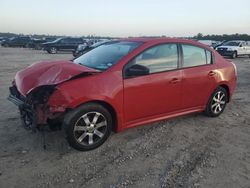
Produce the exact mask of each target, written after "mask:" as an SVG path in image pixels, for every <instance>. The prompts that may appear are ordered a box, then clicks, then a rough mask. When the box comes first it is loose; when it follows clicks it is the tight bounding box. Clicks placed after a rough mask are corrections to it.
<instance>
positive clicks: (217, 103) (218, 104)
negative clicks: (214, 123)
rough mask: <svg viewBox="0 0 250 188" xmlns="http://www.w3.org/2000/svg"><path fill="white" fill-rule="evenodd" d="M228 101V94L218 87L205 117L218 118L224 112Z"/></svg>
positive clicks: (210, 99)
mask: <svg viewBox="0 0 250 188" xmlns="http://www.w3.org/2000/svg"><path fill="white" fill-rule="evenodd" d="M227 101H228V92H227V90H226V89H225V88H223V87H218V88H217V89H216V90H215V91H214V92H213V93H212V95H211V96H210V98H209V101H208V104H207V107H206V109H205V115H207V116H209V117H218V116H219V115H221V114H222V112H223V111H224V109H225V107H226V104H227Z"/></svg>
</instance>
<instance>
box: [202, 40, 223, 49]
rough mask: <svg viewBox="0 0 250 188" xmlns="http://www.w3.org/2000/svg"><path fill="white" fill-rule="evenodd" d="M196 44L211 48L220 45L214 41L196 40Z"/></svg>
mask: <svg viewBox="0 0 250 188" xmlns="http://www.w3.org/2000/svg"><path fill="white" fill-rule="evenodd" d="M198 42H200V43H202V44H205V45H207V46H210V47H211V48H214V47H215V46H217V45H219V44H221V42H220V41H215V40H198Z"/></svg>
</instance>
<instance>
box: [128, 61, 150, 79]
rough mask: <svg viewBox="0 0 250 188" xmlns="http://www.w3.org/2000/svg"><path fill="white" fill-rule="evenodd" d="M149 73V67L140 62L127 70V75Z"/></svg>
mask: <svg viewBox="0 0 250 188" xmlns="http://www.w3.org/2000/svg"><path fill="white" fill-rule="evenodd" d="M148 74H149V68H147V67H145V66H143V65H138V64H135V65H132V66H131V67H129V68H128V69H127V70H126V72H125V75H126V77H133V76H143V75H148Z"/></svg>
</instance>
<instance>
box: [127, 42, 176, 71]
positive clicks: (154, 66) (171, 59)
mask: <svg viewBox="0 0 250 188" xmlns="http://www.w3.org/2000/svg"><path fill="white" fill-rule="evenodd" d="M134 64H139V65H143V66H145V67H147V68H149V72H150V73H156V72H163V71H167V70H173V69H177V66H178V50H177V45H176V44H162V45H158V46H155V47H152V48H150V49H148V50H146V51H144V52H142V53H141V54H140V55H138V56H137V57H136V58H135V59H133V60H132V64H131V65H134Z"/></svg>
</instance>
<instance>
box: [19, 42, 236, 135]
mask: <svg viewBox="0 0 250 188" xmlns="http://www.w3.org/2000/svg"><path fill="white" fill-rule="evenodd" d="M127 40H128V41H142V42H144V43H143V44H142V45H141V46H140V47H138V48H137V49H135V50H134V51H132V52H131V53H130V54H128V55H127V56H126V57H124V58H123V59H121V60H120V61H119V62H118V63H117V64H116V65H114V66H113V67H111V68H110V69H109V70H107V71H105V72H102V73H98V74H94V75H90V76H87V77H82V78H77V79H72V80H70V79H71V78H72V77H74V76H76V75H78V74H80V73H82V72H94V71H95V70H93V69H89V68H86V67H84V66H80V65H77V64H74V63H72V62H67V61H62V62H59V61H58V62H50V63H49V62H42V63H38V64H35V65H32V66H31V67H28V68H27V69H25V70H23V71H20V72H18V73H17V75H16V80H15V82H16V85H17V88H18V90H19V91H20V92H21V93H22V94H23V95H27V93H29V92H30V91H32V90H33V89H35V88H37V87H39V86H41V85H51V84H53V85H57V86H56V90H55V91H54V92H53V93H52V95H51V96H50V98H49V101H48V105H49V106H50V109H51V110H52V111H53V113H54V112H57V110H58V112H62V111H63V110H64V109H74V108H77V107H78V106H79V105H81V104H84V103H87V102H91V101H95V102H98V101H101V102H105V103H106V104H109V105H110V106H111V107H112V108H113V109H114V110H115V112H116V118H117V131H121V130H123V129H125V128H128V127H133V126H137V125H141V124H145V123H150V122H154V121H158V120H162V119H166V118H172V117H176V116H179V115H184V114H188V113H191V112H200V111H203V110H204V109H205V106H206V104H207V102H208V99H209V96H210V95H211V94H212V92H213V91H214V90H215V89H216V88H217V87H218V86H220V85H224V86H226V87H228V88H229V94H230V99H231V96H232V94H233V92H234V89H235V86H236V74H235V70H234V67H233V64H231V63H230V62H228V61H227V60H225V59H224V58H222V57H221V56H220V55H219V54H218V53H217V52H216V51H214V50H212V49H211V48H209V47H207V46H205V45H202V44H200V43H197V42H194V41H189V40H181V39H168V38H161V39H127ZM161 43H182V44H192V45H195V46H199V47H202V48H204V49H208V50H210V51H212V53H213V55H214V63H213V64H211V65H203V66H197V67H191V68H180V69H179V70H173V71H167V72H161V73H155V74H151V75H147V76H141V77H136V78H130V79H123V74H122V72H123V67H124V66H125V65H126V64H127V63H128V61H129V60H130V59H132V58H133V57H135V56H136V55H137V54H139V53H141V52H142V51H143V50H145V49H147V48H149V47H151V46H154V45H157V44H161ZM95 72H96V71H95Z"/></svg>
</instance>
